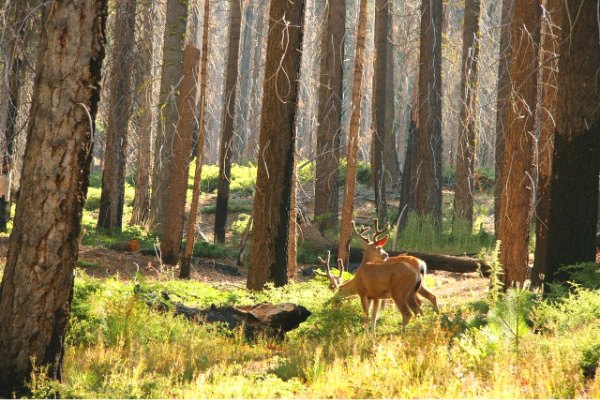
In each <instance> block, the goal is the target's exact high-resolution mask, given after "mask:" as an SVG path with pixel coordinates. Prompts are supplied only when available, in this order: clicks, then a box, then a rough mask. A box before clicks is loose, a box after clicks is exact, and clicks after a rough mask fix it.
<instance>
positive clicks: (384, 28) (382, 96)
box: [371, 0, 394, 225]
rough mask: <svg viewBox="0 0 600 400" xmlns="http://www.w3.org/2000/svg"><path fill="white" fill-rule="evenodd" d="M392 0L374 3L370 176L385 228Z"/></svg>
mask: <svg viewBox="0 0 600 400" xmlns="http://www.w3.org/2000/svg"><path fill="white" fill-rule="evenodd" d="M389 3H390V2H389V1H388V0H377V1H376V2H375V74H374V75H373V101H372V112H373V139H372V142H371V171H372V172H371V173H372V180H373V189H374V192H375V212H376V214H377V217H378V218H379V221H380V222H381V223H382V224H384V225H385V223H386V222H387V202H386V193H385V191H386V180H387V171H386V168H385V151H386V150H385V146H386V144H387V143H388V142H389V139H387V137H388V136H389V135H391V134H393V132H389V131H388V129H386V128H389V126H390V124H389V122H388V118H390V116H389V115H387V112H388V111H389V107H387V103H388V102H390V101H392V102H393V101H394V100H393V98H389V97H388V90H387V89H388V86H389V84H390V83H391V82H388V78H390V75H389V74H388V71H387V68H388V56H387V50H388V32H389V30H388V20H389V6H388V5H389Z"/></svg>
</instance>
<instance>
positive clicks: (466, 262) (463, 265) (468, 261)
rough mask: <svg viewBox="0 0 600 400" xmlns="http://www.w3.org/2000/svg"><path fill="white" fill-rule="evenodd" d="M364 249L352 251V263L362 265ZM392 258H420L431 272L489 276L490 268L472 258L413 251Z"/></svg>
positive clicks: (399, 252) (392, 253)
mask: <svg viewBox="0 0 600 400" xmlns="http://www.w3.org/2000/svg"><path fill="white" fill-rule="evenodd" d="M363 254H364V251H363V249H350V263H360V262H361V260H362V258H363ZM388 254H389V255H390V256H397V255H401V254H406V255H409V256H413V257H417V258H420V259H421V260H423V261H425V262H426V263H427V269H428V270H429V271H448V272H459V273H466V272H477V271H479V270H480V271H481V273H482V274H483V276H489V274H490V266H489V265H488V264H487V263H486V262H485V261H484V260H479V259H477V258H471V257H459V256H450V255H445V254H431V253H417V252H413V251H389V252H388Z"/></svg>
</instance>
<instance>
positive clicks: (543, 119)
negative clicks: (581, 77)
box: [531, 1, 558, 287]
mask: <svg viewBox="0 0 600 400" xmlns="http://www.w3.org/2000/svg"><path fill="white" fill-rule="evenodd" d="M544 3H545V4H544V9H545V10H547V11H545V13H544V15H543V17H542V33H541V43H540V74H539V76H538V85H539V90H540V91H541V93H540V96H539V97H540V105H539V107H538V110H537V113H536V117H537V125H538V126H537V129H538V138H537V149H536V150H537V152H536V157H537V161H535V162H534V165H537V169H536V172H537V173H536V175H537V196H536V198H537V200H536V202H535V219H536V220H535V222H536V230H535V234H536V235H535V237H536V239H535V255H534V260H533V269H532V271H531V283H532V285H533V286H534V287H539V286H541V285H542V284H543V283H544V278H543V276H544V273H545V270H546V254H547V251H548V248H547V245H548V218H549V214H550V180H551V179H552V154H553V152H554V130H555V128H556V125H555V123H554V121H555V120H554V115H555V112H556V91H557V85H558V82H557V81H556V74H557V73H558V57H557V55H558V41H557V36H556V33H555V31H554V26H553V24H554V21H553V20H552V14H551V13H552V10H548V7H547V1H544Z"/></svg>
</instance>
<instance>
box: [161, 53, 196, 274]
mask: <svg viewBox="0 0 600 400" xmlns="http://www.w3.org/2000/svg"><path fill="white" fill-rule="evenodd" d="M199 61H200V50H198V49H197V48H196V47H195V46H193V45H189V44H188V45H187V46H185V50H184V52H183V67H182V71H181V76H182V79H181V84H180V93H179V106H178V109H179V120H178V121H177V128H176V130H175V132H176V135H175V138H174V140H173V163H172V164H173V170H172V171H171V189H170V194H169V202H168V204H167V221H166V222H165V231H164V234H163V238H162V242H161V246H160V253H161V257H162V261H163V262H164V263H166V264H170V265H176V264H177V262H178V261H179V251H180V250H181V239H182V237H183V224H184V214H185V198H186V193H187V183H188V176H189V170H190V153H191V149H192V147H193V137H192V136H193V133H194V114H195V113H196V93H197V90H196V88H197V86H196V81H197V79H198V67H199V65H198V64H199Z"/></svg>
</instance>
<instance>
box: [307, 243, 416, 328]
mask: <svg viewBox="0 0 600 400" xmlns="http://www.w3.org/2000/svg"><path fill="white" fill-rule="evenodd" d="M330 257H331V253H330V252H327V260H323V259H322V258H321V257H319V261H320V262H321V264H322V265H323V267H325V273H322V272H319V271H315V273H316V274H317V275H320V276H325V277H326V278H328V279H329V282H330V285H329V287H330V289H332V290H336V289H337V292H336V294H335V296H334V299H340V298H344V297H350V296H353V295H358V296H359V297H360V302H361V304H362V308H363V313H364V316H365V325H367V326H368V323H369V309H370V308H371V303H372V304H373V311H372V315H371V319H372V330H373V336H375V325H376V324H377V313H378V312H379V306H380V304H381V300H382V299H389V298H391V299H392V300H393V301H394V303H395V304H396V306H397V307H398V310H399V311H400V313H401V314H402V326H406V325H407V324H408V322H409V321H410V319H411V317H412V314H411V310H412V311H413V312H414V313H415V314H418V313H421V309H420V307H419V304H418V303H417V300H416V291H417V290H418V289H419V287H420V286H421V280H422V277H421V275H420V274H419V273H418V272H417V271H415V270H414V269H412V268H411V267H410V266H408V265H407V264H406V263H404V262H402V261H396V262H389V263H373V262H367V263H362V264H361V265H360V267H359V268H358V269H357V270H356V274H355V275H354V278H352V279H351V280H349V281H347V282H343V275H344V263H343V261H342V260H340V259H338V261H337V263H338V267H339V270H340V273H339V275H338V276H334V275H332V274H331V270H330V268H329V260H330ZM367 330H368V328H367Z"/></svg>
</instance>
